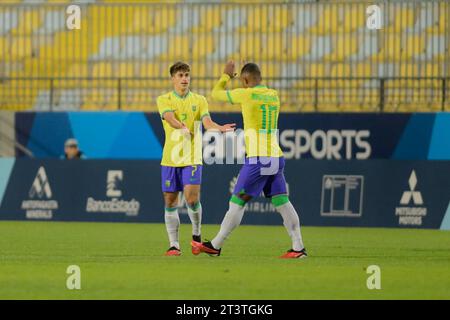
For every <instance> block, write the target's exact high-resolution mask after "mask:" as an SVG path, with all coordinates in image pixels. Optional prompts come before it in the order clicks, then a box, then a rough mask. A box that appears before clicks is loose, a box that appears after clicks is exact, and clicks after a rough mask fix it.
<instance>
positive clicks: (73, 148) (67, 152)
mask: <svg viewBox="0 0 450 320" xmlns="http://www.w3.org/2000/svg"><path fill="white" fill-rule="evenodd" d="M62 158H63V159H68V160H72V159H86V157H85V156H84V154H83V152H82V151H81V150H80V149H79V148H78V141H77V140H76V139H73V138H70V139H67V140H66V142H65V143H64V155H63V156H62Z"/></svg>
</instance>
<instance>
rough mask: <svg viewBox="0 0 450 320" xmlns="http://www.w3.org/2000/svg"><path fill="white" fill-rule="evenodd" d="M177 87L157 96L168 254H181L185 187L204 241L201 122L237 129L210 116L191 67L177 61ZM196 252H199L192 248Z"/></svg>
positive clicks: (196, 233)
mask: <svg viewBox="0 0 450 320" xmlns="http://www.w3.org/2000/svg"><path fill="white" fill-rule="evenodd" d="M170 75H171V77H172V83H173V87H174V90H173V91H171V92H169V93H166V94H163V95H161V96H159V97H158V98H157V105H158V110H159V113H160V115H161V119H162V123H163V127H164V131H165V142H164V149H163V155H162V160H161V180H162V181H161V182H162V191H163V194H164V204H165V214H164V218H165V223H166V229H167V233H168V236H169V242H170V248H169V250H167V252H166V255H169V256H179V255H180V254H181V250H180V244H179V239H178V229H179V226H180V218H179V216H178V209H177V203H178V193H179V192H180V191H183V193H184V198H185V200H186V205H187V209H188V214H189V218H190V219H191V222H192V240H193V241H195V242H196V243H201V219H202V206H201V204H200V184H201V178H202V143H201V135H200V133H201V132H200V130H201V127H200V123H201V124H203V127H204V128H205V129H206V130H210V129H212V130H219V131H221V132H225V131H231V130H234V127H235V124H226V125H223V126H221V125H218V124H217V123H215V122H214V121H212V120H211V117H210V115H209V112H208V102H207V101H206V98H205V97H204V96H201V95H199V94H196V93H193V92H191V91H190V90H189V84H190V67H189V65H188V64H186V63H184V62H177V63H175V64H174V65H172V66H171V67H170ZM192 253H193V254H199V253H200V252H199V251H198V250H196V249H195V248H192Z"/></svg>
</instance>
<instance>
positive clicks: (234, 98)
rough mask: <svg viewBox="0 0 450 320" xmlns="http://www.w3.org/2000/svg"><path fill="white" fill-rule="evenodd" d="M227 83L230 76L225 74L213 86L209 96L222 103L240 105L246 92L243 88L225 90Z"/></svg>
mask: <svg viewBox="0 0 450 320" xmlns="http://www.w3.org/2000/svg"><path fill="white" fill-rule="evenodd" d="M228 81H230V76H229V75H227V74H223V75H222V76H221V77H220V79H219V81H218V82H217V83H216V85H215V86H214V88H213V90H212V92H211V96H212V97H213V99H215V100H218V101H222V102H230V103H232V104H234V103H242V101H244V99H245V96H246V92H247V91H246V90H245V89H244V88H238V89H234V90H226V86H227V83H228Z"/></svg>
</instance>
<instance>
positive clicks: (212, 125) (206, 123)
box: [202, 116, 236, 132]
mask: <svg viewBox="0 0 450 320" xmlns="http://www.w3.org/2000/svg"><path fill="white" fill-rule="evenodd" d="M202 123H203V128H205V130H218V131H220V132H227V131H234V129H235V128H236V123H227V124H224V125H220V124H217V123H216V122H214V121H213V120H212V119H211V117H209V116H207V117H203V119H202Z"/></svg>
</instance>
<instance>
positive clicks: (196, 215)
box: [187, 202, 202, 236]
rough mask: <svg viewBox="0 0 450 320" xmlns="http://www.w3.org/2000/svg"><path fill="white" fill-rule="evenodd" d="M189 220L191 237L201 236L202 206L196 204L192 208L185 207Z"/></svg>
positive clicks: (198, 203)
mask: <svg viewBox="0 0 450 320" xmlns="http://www.w3.org/2000/svg"><path fill="white" fill-rule="evenodd" d="M187 210H188V214H189V218H190V219H191V222H192V235H194V236H199V235H201V227H202V205H201V204H200V202H197V203H196V204H195V205H194V206H193V207H190V206H189V205H188V206H187Z"/></svg>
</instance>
